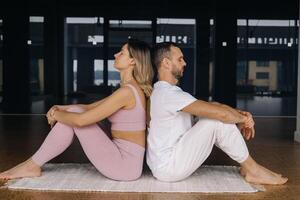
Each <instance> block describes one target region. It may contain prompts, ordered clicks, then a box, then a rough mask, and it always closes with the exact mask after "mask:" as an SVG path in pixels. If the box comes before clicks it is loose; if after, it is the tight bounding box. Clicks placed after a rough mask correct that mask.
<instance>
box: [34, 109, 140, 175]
mask: <svg viewBox="0 0 300 200" xmlns="http://www.w3.org/2000/svg"><path fill="white" fill-rule="evenodd" d="M68 111H69V112H77V113H80V112H83V111H84V110H83V109H82V108H81V107H79V106H73V107H71V108H69V109H68ZM74 135H76V136H77V138H78V139H79V141H80V144H81V146H82V148H83V150H84V152H85V154H86V155H87V157H88V159H89V160H90V161H91V163H92V164H93V165H94V166H95V167H96V168H97V170H98V171H99V172H100V173H102V174H103V175H104V176H106V177H108V178H110V179H114V180H122V181H130V180H135V179H137V178H139V177H140V176H141V174H142V169H143V160H144V153H145V148H143V147H142V146H140V145H138V144H135V143H132V142H129V141H126V140H122V139H113V140H111V139H110V138H109V137H108V136H107V135H106V133H105V132H104V131H103V130H102V129H101V128H100V127H99V126H98V125H97V124H93V125H89V126H85V127H81V128H79V127H71V126H69V125H66V124H62V123H59V122H57V123H56V124H55V126H54V127H53V128H52V130H51V131H50V132H49V134H48V136H47V137H46V139H45V141H44V142H43V144H42V145H41V147H40V149H39V150H38V151H37V152H36V153H35V154H34V155H33V156H32V160H33V161H34V162H35V163H36V164H38V165H39V166H42V165H43V164H45V163H46V162H48V161H49V160H51V159H52V158H54V157H56V156H58V155H59V154H61V153H62V152H64V151H65V150H66V149H67V148H68V147H69V146H70V145H71V143H72V141H73V137H74Z"/></svg>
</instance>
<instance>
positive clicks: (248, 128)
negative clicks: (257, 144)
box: [237, 110, 255, 140]
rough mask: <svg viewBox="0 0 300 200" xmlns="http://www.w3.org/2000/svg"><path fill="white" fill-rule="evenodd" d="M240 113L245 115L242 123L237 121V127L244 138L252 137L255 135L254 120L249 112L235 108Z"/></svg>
mask: <svg viewBox="0 0 300 200" xmlns="http://www.w3.org/2000/svg"><path fill="white" fill-rule="evenodd" d="M237 111H238V112H239V113H240V114H242V115H244V116H246V117H247V119H246V121H245V122H243V123H238V124H237V127H238V129H239V130H240V131H241V133H242V135H243V136H244V138H245V139H246V140H249V139H252V138H254V136H255V129H254V124H255V123H254V120H253V117H252V115H251V113H249V112H246V111H241V110H237Z"/></svg>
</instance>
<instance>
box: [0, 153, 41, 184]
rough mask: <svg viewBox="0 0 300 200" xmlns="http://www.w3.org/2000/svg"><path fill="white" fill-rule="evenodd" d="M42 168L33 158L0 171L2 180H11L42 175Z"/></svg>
mask: <svg viewBox="0 0 300 200" xmlns="http://www.w3.org/2000/svg"><path fill="white" fill-rule="evenodd" d="M41 175H42V172H41V168H40V166H38V165H37V164H35V163H34V162H33V161H32V160H31V158H30V159H28V160H26V161H25V162H23V163H21V164H19V165H17V166H15V167H13V168H11V169H9V170H7V171H5V172H2V173H0V180H1V179H2V180H10V179H17V178H24V177H37V176H41Z"/></svg>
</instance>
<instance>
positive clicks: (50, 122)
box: [46, 105, 59, 128]
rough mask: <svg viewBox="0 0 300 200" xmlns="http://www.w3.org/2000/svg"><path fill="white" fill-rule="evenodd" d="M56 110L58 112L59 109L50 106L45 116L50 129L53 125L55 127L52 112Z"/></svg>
mask: <svg viewBox="0 0 300 200" xmlns="http://www.w3.org/2000/svg"><path fill="white" fill-rule="evenodd" d="M56 110H59V107H58V106H56V105H55V106H52V107H51V108H50V109H49V111H48V112H47V115H46V117H47V120H48V124H49V125H50V127H51V128H52V127H53V126H54V125H55V123H56V120H55V119H54V112H55V111H56Z"/></svg>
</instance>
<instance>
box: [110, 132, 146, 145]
mask: <svg viewBox="0 0 300 200" xmlns="http://www.w3.org/2000/svg"><path fill="white" fill-rule="evenodd" d="M111 135H112V137H113V138H114V139H123V140H127V141H130V142H133V143H135V144H138V145H140V146H142V147H145V142H146V141H145V139H146V138H145V131H116V130H111Z"/></svg>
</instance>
